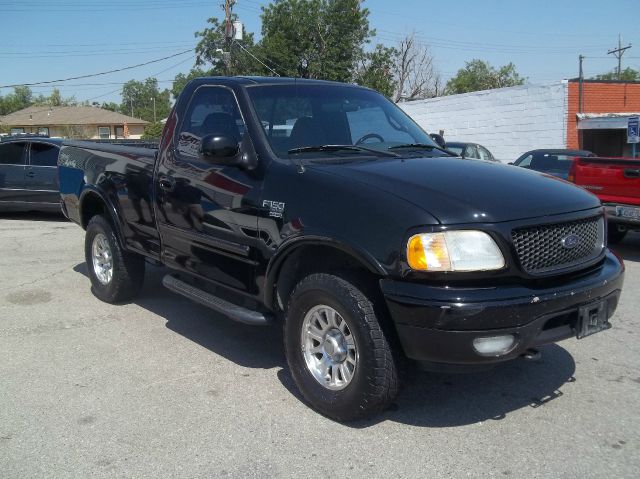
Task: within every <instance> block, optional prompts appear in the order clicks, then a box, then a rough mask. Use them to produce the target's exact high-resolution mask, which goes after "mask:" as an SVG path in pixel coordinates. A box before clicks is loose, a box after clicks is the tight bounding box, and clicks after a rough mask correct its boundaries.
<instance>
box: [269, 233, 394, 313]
mask: <svg viewBox="0 0 640 479" xmlns="http://www.w3.org/2000/svg"><path fill="white" fill-rule="evenodd" d="M305 246H327V247H330V248H334V249H336V250H338V251H341V252H343V253H346V254H347V255H349V256H351V257H352V258H353V259H354V260H355V261H357V262H358V263H360V264H361V265H362V266H363V267H364V268H366V269H367V270H368V271H370V272H371V273H373V274H376V275H379V276H387V275H388V272H387V270H386V269H385V268H384V266H383V265H382V264H381V263H380V261H378V260H377V259H376V258H375V257H374V256H373V255H371V254H370V253H369V252H368V251H366V250H364V249H363V248H361V247H359V246H357V245H352V244H350V243H349V242H347V241H344V240H342V239H337V238H332V237H328V236H321V235H304V236H298V237H295V238H291V239H289V240H287V241H286V242H285V243H283V244H282V245H281V246H280V248H278V251H277V252H276V254H275V255H273V256H272V257H271V259H270V261H269V265H268V266H267V271H266V276H265V288H264V304H267V305H268V304H273V303H272V301H273V294H274V285H275V284H276V282H277V279H278V274H279V272H280V269H281V268H282V265H283V264H284V262H285V261H286V259H287V258H289V257H290V256H291V255H292V254H293V253H294V252H295V251H297V250H299V249H300V248H303V247H305Z"/></svg>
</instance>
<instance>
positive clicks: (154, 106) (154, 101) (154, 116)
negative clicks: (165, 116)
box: [152, 96, 158, 123]
mask: <svg viewBox="0 0 640 479" xmlns="http://www.w3.org/2000/svg"><path fill="white" fill-rule="evenodd" d="M152 100H153V122H154V123H157V122H158V120H156V97H155V96H154V97H153V98H152Z"/></svg>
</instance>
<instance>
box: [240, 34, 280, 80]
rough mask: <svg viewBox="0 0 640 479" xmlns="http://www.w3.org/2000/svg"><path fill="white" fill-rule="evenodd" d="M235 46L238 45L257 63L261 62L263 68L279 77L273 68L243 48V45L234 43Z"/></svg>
mask: <svg viewBox="0 0 640 479" xmlns="http://www.w3.org/2000/svg"><path fill="white" fill-rule="evenodd" d="M234 45H238V46H239V47H240V48H242V49H243V50H244V51H245V52H246V53H247V54H249V55H251V57H253V59H254V60H256V61H257V62H259V63H260V64H261V65H262V66H263V67H265V68H266V69H267V70H269V71H270V72H271V73H273V74H274V75H275V76H277V77H279V76H280V74H279V73H278V72H277V71H275V70H274V69H273V68H271V67H270V66H269V65H267V64H266V63H264V62H263V61H262V60H260V59H259V58H258V57H257V56H255V55H254V54H253V53H251V52H250V51H249V50H247V49H246V48H245V47H243V46H242V44H241V43H238V42H236V43H234Z"/></svg>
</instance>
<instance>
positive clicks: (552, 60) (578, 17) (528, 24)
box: [0, 0, 640, 102]
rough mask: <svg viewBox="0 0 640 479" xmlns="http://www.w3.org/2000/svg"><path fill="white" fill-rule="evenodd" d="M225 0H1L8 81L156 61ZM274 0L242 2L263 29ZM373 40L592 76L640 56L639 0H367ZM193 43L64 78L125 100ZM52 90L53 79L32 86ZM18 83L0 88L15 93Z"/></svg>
mask: <svg viewBox="0 0 640 479" xmlns="http://www.w3.org/2000/svg"><path fill="white" fill-rule="evenodd" d="M221 1H222V0H206V1H205V0H182V1H176V0H108V1H101V2H98V1H96V0H31V1H29V2H25V1H24V0H19V1H18V0H0V22H1V28H0V45H2V49H1V50H0V85H7V84H14V83H27V82H37V81H44V80H52V79H58V78H67V77H71V76H79V75H83V74H90V73H95V72H100V71H105V70H111V69H116V68H119V67H123V66H128V65H134V64H137V63H142V62H146V61H149V60H153V59H156V58H160V57H163V56H167V55H170V54H173V53H178V52H181V51H184V50H188V49H190V48H193V47H194V46H195V44H196V40H195V38H194V32H195V31H197V30H201V29H203V28H204V27H205V26H206V19H207V18H208V17H211V16H221V15H222V10H221V7H220V6H219V3H221ZM268 3H269V2H268V1H264V0H238V1H237V4H236V7H235V12H236V13H237V14H238V15H239V16H240V18H241V20H242V21H243V22H244V23H245V25H246V27H247V29H248V30H249V31H254V32H256V33H257V34H258V36H259V31H260V18H259V16H260V6H261V5H266V4H268ZM364 5H365V6H366V7H367V8H368V9H369V10H370V17H369V19H370V24H371V27H372V28H375V29H376V30H377V33H378V35H377V37H376V38H375V39H374V42H380V43H385V44H387V45H395V44H396V43H397V42H398V40H400V39H401V38H402V36H403V35H405V34H406V33H408V32H411V31H415V32H416V35H417V37H418V38H419V40H420V41H421V42H423V43H425V44H427V45H430V48H431V51H432V53H433V55H434V57H435V65H436V68H437V69H438V71H440V73H441V74H442V76H443V78H444V79H445V80H446V79H447V78H449V77H451V76H452V75H454V74H455V72H456V71H457V70H458V69H459V68H461V67H462V66H464V62H465V61H468V60H471V59H473V58H481V59H484V60H488V61H489V62H491V63H492V64H493V65H496V66H498V65H503V64H505V63H508V62H510V61H512V62H514V63H515V64H516V67H517V69H518V71H519V72H520V73H521V74H522V75H524V76H526V77H528V79H529V81H530V82H532V83H540V82H547V81H553V80H559V79H562V78H570V77H575V76H577V70H578V54H580V53H582V54H584V55H586V56H587V57H588V58H587V59H586V60H585V74H586V75H587V76H589V75H593V74H596V73H601V72H605V71H609V70H611V69H613V68H614V67H615V66H616V61H615V59H614V58H613V57H612V55H608V56H607V54H606V53H607V50H609V49H611V48H613V47H615V46H616V45H617V40H618V34H621V35H622V37H623V42H624V43H625V44H626V43H632V44H633V45H634V47H633V48H631V50H628V51H627V53H626V54H625V56H624V57H623V66H631V67H634V68H640V29H638V27H637V25H638V23H637V22H638V18H640V3H639V2H638V1H637V0H609V1H607V2H604V1H603V0H555V1H547V0H535V1H527V2H525V1H520V0H512V1H507V0H475V1H474V0H457V1H455V2H443V1H442V0H438V1H432V0H422V1H420V0H402V1H400V0H396V1H395V2H390V1H389V0H386V1H385V0H366V1H365V2H364ZM192 65H193V56H192V55H190V54H186V55H183V56H178V57H175V58H172V59H169V60H165V61H163V62H159V63H155V64H152V65H148V66H145V67H141V68H137V69H132V70H129V71H126V72H121V73H114V74H109V75H104V76H99V77H95V78H91V79H86V80H75V81H70V82H67V83H66V84H59V85H58V87H59V88H60V90H61V91H62V93H63V95H65V96H72V95H73V96H75V97H76V98H77V99H78V100H92V101H99V102H102V101H118V102H119V91H120V87H121V84H122V83H123V82H125V81H127V80H130V79H136V80H142V79H144V78H146V77H148V76H156V77H157V78H158V79H159V80H160V81H161V86H162V87H169V86H170V80H171V79H172V78H173V77H174V76H175V74H176V73H179V72H186V71H188V70H189V69H190V67H191V66H192ZM33 90H34V92H36V93H40V92H42V93H44V94H48V93H49V92H50V90H51V87H50V86H47V87H33ZM10 91H11V89H8V88H3V89H0V94H2V95H4V94H7V93H9V92H10Z"/></svg>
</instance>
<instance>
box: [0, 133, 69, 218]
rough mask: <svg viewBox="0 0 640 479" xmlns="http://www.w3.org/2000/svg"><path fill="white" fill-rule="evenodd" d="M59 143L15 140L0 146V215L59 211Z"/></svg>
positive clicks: (7, 139) (9, 140)
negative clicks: (1, 213)
mask: <svg viewBox="0 0 640 479" xmlns="http://www.w3.org/2000/svg"><path fill="white" fill-rule="evenodd" d="M61 143H62V141H61V140H59V139H52V138H46V137H41V136H35V137H29V136H16V137H8V138H3V139H2V141H1V142H0V211H60V190H59V186H58V185H59V183H58V169H57V161H58V153H59V151H60V145H61Z"/></svg>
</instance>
